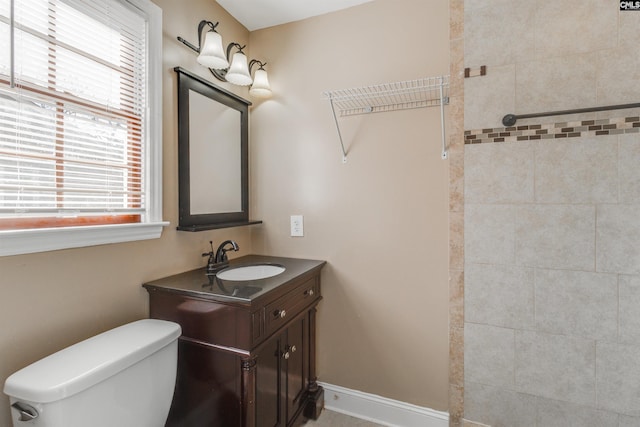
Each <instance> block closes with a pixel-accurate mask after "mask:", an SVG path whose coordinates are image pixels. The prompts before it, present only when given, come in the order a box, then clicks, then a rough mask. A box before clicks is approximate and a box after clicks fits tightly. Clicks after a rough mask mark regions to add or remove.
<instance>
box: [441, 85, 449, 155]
mask: <svg viewBox="0 0 640 427" xmlns="http://www.w3.org/2000/svg"><path fill="white" fill-rule="evenodd" d="M448 103H449V97H448V96H447V97H445V96H444V79H443V78H442V77H440V129H441V132H442V160H447V158H448V157H449V152H448V151H447V139H446V136H445V130H444V104H448Z"/></svg>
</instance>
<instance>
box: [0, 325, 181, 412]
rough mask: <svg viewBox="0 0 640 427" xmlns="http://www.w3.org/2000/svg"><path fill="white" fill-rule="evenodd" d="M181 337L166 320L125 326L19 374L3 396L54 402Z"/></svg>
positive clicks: (27, 368) (83, 388) (73, 347)
mask: <svg viewBox="0 0 640 427" xmlns="http://www.w3.org/2000/svg"><path fill="white" fill-rule="evenodd" d="M181 333H182V330H181V328H180V325H178V324H177V323H173V322H168V321H165V320H156V319H144V320H139V321H136V322H133V323H128V324H126V325H123V326H120V327H117V328H115V329H111V330H109V331H106V332H103V333H102V334H100V335H96V336H94V337H91V338H89V339H87V340H84V341H82V342H79V343H77V344H74V345H72V346H70V347H67V348H65V349H63V350H60V351H58V352H57V353H54V354H52V355H50V356H47V357H45V358H44V359H41V360H39V361H37V362H35V363H33V364H31V365H29V366H27V367H25V368H23V369H21V370H19V371H18V372H16V373H14V374H13V375H11V376H10V377H9V378H7V380H6V381H5V384H4V392H5V394H7V395H9V396H12V397H14V398H16V399H21V400H28V401H31V402H37V403H48V402H55V401H57V400H60V399H64V398H66V397H69V396H72V395H74V394H76V393H79V392H81V391H83V390H85V389H87V388H89V387H91V386H93V385H95V384H97V383H99V382H101V381H104V380H105V379H107V378H109V377H111V376H113V375H115V374H117V373H118V372H120V371H122V370H124V369H126V368H128V367H129V366H131V365H133V364H135V363H137V362H139V361H140V360H142V359H144V358H145V357H147V356H149V355H151V354H153V353H155V352H156V351H158V350H160V349H162V348H163V347H165V346H167V345H168V344H170V343H172V342H173V341H175V340H176V339H178V337H179V336H180V334H181ZM158 374H159V375H160V374H161V373H160V372H159V373H158Z"/></svg>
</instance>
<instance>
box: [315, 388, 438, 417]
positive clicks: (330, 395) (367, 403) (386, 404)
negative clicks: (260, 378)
mask: <svg viewBox="0 0 640 427" xmlns="http://www.w3.org/2000/svg"><path fill="white" fill-rule="evenodd" d="M318 384H319V385H321V386H322V387H323V388H324V407H325V408H327V409H329V410H330V411H334V412H340V413H342V414H345V415H350V416H352V417H356V418H360V419H363V420H367V421H372V422H374V423H377V424H381V425H384V426H390V427H449V414H448V413H446V412H440V411H435V410H433V409H429V408H424V407H421V406H416V405H412V404H410V403H405V402H400V401H398V400H393V399H387V398H386V397H381V396H376V395H375V394H369V393H363V392H361V391H357V390H351V389H348V388H344V387H340V386H337V385H333V384H327V383H321V382H319V383H318Z"/></svg>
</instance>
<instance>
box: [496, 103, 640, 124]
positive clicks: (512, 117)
mask: <svg viewBox="0 0 640 427" xmlns="http://www.w3.org/2000/svg"><path fill="white" fill-rule="evenodd" d="M637 107H640V102H638V103H635V104H620V105H607V106H602V107H591V108H578V109H576V110H563V111H548V112H546V113H532V114H518V115H516V114H507V115H506V116H504V117H503V118H502V124H503V125H505V126H513V125H515V124H516V121H517V120H518V119H530V118H533V117H545V116H562V115H565V114H578V113H592V112H596V111H609V110H623V109H625V108H637Z"/></svg>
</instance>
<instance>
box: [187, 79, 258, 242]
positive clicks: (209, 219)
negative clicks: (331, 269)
mask: <svg viewBox="0 0 640 427" xmlns="http://www.w3.org/2000/svg"><path fill="white" fill-rule="evenodd" d="M174 71H176V73H177V75H178V181H179V182H178V191H179V196H178V199H179V220H178V230H183V231H202V230H211V229H215V228H225V227H236V226H240V225H249V224H259V223H261V222H262V221H250V220H249V105H251V103H250V102H249V101H247V100H245V99H243V98H241V97H239V96H237V95H235V94H233V93H231V92H228V91H226V90H224V89H222V88H220V87H218V86H216V85H214V84H213V83H211V82H209V81H207V80H205V79H204V78H202V77H200V76H197V75H195V74H193V73H190V72H189V71H187V70H185V69H183V68H181V67H176V68H174Z"/></svg>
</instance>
